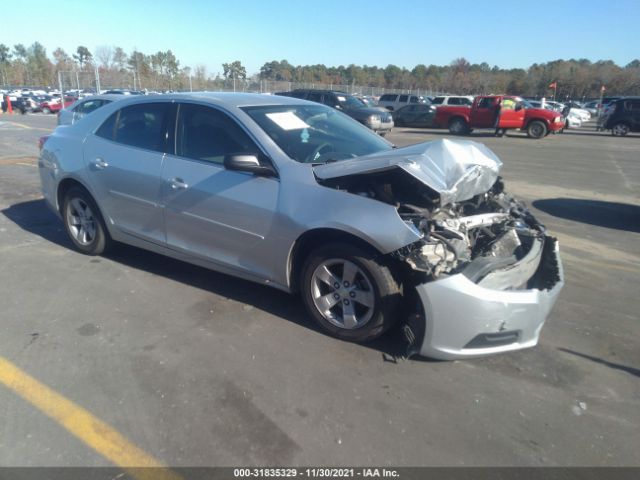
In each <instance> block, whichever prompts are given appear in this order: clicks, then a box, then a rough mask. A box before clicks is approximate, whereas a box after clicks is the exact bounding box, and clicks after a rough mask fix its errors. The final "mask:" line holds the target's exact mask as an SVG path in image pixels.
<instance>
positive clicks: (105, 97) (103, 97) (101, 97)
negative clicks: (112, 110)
mask: <svg viewBox="0 0 640 480" xmlns="http://www.w3.org/2000/svg"><path fill="white" fill-rule="evenodd" d="M123 98H125V95H119V94H117V93H103V94H101V95H89V96H87V97H83V98H81V99H80V100H79V102H86V101H90V100H122V99H123Z"/></svg>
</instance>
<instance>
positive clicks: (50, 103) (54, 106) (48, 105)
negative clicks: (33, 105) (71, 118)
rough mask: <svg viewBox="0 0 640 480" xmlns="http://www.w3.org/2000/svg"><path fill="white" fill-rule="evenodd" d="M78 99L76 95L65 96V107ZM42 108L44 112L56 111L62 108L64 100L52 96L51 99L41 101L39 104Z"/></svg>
mask: <svg viewBox="0 0 640 480" xmlns="http://www.w3.org/2000/svg"><path fill="white" fill-rule="evenodd" d="M75 101H76V99H75V98H74V97H64V108H67V107H68V106H69V105H72V104H73V102H75ZM39 107H40V110H41V111H42V113H47V114H48V113H54V112H59V111H60V110H62V102H61V101H60V98H52V99H50V100H45V101H44V102H40V104H39Z"/></svg>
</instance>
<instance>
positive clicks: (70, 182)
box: [56, 178, 89, 213]
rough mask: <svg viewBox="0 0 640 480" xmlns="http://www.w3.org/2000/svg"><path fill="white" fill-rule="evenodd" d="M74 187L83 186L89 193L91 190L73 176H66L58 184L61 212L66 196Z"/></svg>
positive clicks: (59, 208)
mask: <svg viewBox="0 0 640 480" xmlns="http://www.w3.org/2000/svg"><path fill="white" fill-rule="evenodd" d="M73 187H79V188H82V189H83V190H85V191H87V193H89V191H88V190H87V189H86V188H85V186H84V185H82V183H80V182H79V181H77V180H75V179H73V178H65V179H64V180H62V181H61V182H60V184H59V185H58V194H57V196H56V198H57V200H58V205H57V206H58V211H59V212H60V213H62V202H63V201H64V196H65V195H66V194H67V192H68V191H69V190H70V189H71V188H73Z"/></svg>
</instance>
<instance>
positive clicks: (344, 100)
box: [336, 95, 367, 108]
mask: <svg viewBox="0 0 640 480" xmlns="http://www.w3.org/2000/svg"><path fill="white" fill-rule="evenodd" d="M336 98H337V99H338V101H339V102H340V106H342V107H347V108H363V107H366V106H367V104H366V103H364V102H363V101H362V100H360V99H359V98H358V97H354V96H353V95H336Z"/></svg>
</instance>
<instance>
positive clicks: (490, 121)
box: [471, 97, 496, 128]
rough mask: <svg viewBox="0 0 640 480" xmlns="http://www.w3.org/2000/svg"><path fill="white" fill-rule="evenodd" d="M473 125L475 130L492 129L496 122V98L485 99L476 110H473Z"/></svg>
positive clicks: (481, 100)
mask: <svg viewBox="0 0 640 480" xmlns="http://www.w3.org/2000/svg"><path fill="white" fill-rule="evenodd" d="M471 115H472V117H471V124H472V125H473V127H474V128H491V127H493V126H495V122H496V98H495V97H483V98H481V99H480V100H479V101H478V104H477V106H476V108H473V107H472V108H471Z"/></svg>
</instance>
